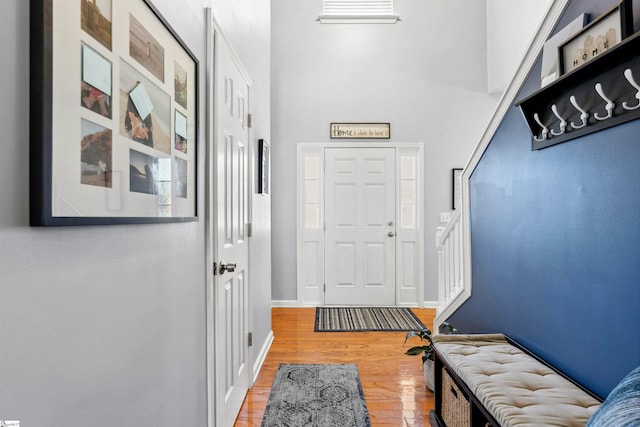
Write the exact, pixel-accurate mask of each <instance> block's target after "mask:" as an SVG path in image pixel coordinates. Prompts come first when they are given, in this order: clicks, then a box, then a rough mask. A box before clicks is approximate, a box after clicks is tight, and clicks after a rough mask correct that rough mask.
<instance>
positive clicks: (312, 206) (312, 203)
mask: <svg viewBox="0 0 640 427" xmlns="http://www.w3.org/2000/svg"><path fill="white" fill-rule="evenodd" d="M339 147H343V148H371V147H385V148H394V149H395V150H396V218H397V228H396V243H395V244H396V269H395V270H396V304H395V305H397V306H412V307H422V306H424V230H423V227H424V226H423V224H424V219H423V216H424V197H423V194H424V191H423V185H424V171H423V163H424V154H423V148H422V147H423V144H422V143H418V142H415V143H410V142H407V143H393V142H338V143H337V142H331V143H328V142H320V143H299V144H298V146H297V201H296V206H297V290H298V292H297V301H296V305H297V306H299V307H307V306H318V305H323V304H324V283H325V282H324V271H325V270H324V263H325V259H324V253H325V236H324V218H325V212H324V210H325V207H324V197H325V188H324V169H325V161H324V151H325V148H339Z"/></svg>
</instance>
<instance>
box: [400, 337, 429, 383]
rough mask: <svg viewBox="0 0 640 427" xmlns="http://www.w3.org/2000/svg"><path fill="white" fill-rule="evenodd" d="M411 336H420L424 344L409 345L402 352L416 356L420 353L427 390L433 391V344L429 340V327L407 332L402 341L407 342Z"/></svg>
mask: <svg viewBox="0 0 640 427" xmlns="http://www.w3.org/2000/svg"><path fill="white" fill-rule="evenodd" d="M412 337H418V338H420V341H422V342H423V343H425V344H422V345H417V346H414V347H411V348H410V349H408V350H407V351H405V353H404V354H408V355H409V356H417V355H419V354H421V355H422V367H423V369H424V381H425V382H426V383H427V387H429V390H431V391H433V388H434V378H433V358H434V356H433V346H432V342H431V330H430V329H429V328H424V329H420V330H414V331H409V332H407V335H406V337H405V339H404V343H405V344H406V343H407V340H408V339H409V338H412Z"/></svg>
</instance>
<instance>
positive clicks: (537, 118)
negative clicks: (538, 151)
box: [533, 113, 549, 141]
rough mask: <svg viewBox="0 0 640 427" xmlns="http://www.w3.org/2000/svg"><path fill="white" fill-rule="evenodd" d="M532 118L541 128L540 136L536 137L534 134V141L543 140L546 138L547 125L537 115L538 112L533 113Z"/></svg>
mask: <svg viewBox="0 0 640 427" xmlns="http://www.w3.org/2000/svg"><path fill="white" fill-rule="evenodd" d="M533 120H535V121H536V123H538V125H540V127H541V128H542V137H541V138H538V137H537V136H535V135H534V136H533V139H535V140H536V141H544V140H545V139H547V134H548V133H549V129H547V127H546V126H545V125H543V124H542V122H541V121H540V117H539V116H538V113H534V114H533Z"/></svg>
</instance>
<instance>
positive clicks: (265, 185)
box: [258, 139, 271, 194]
mask: <svg viewBox="0 0 640 427" xmlns="http://www.w3.org/2000/svg"><path fill="white" fill-rule="evenodd" d="M270 164H271V146H270V144H269V143H268V142H267V141H266V140H264V139H260V140H258V193H259V194H269V191H270V182H269V170H270V169H271V168H270Z"/></svg>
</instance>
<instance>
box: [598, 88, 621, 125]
mask: <svg viewBox="0 0 640 427" xmlns="http://www.w3.org/2000/svg"><path fill="white" fill-rule="evenodd" d="M595 88H596V92H598V95H600V98H602V99H604V100H605V101H607V105H605V106H604V108H605V110H607V115H606V116H601V115H599V114H598V113H594V115H593V117H595V118H596V120H607V119H610V118H611V117H612V116H613V108H614V107H615V106H616V104H614V103H613V101H612V100H610V99H609V98H607V95H605V94H604V91H603V90H602V85H601V84H600V83H596V86H595Z"/></svg>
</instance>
